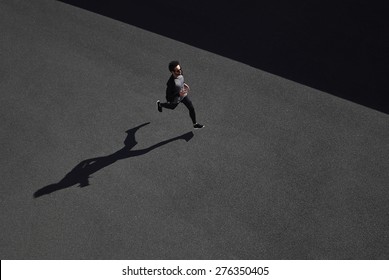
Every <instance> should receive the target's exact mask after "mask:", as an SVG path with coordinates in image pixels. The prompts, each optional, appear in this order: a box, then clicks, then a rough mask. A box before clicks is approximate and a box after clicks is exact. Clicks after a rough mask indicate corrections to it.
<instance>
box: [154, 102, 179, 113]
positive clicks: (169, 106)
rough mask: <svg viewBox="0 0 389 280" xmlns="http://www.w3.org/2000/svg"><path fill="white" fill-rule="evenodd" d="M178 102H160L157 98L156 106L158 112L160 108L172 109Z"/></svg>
mask: <svg viewBox="0 0 389 280" xmlns="http://www.w3.org/2000/svg"><path fill="white" fill-rule="evenodd" d="M178 104H179V103H178V102H166V103H161V102H160V101H159V100H158V101H157V108H158V111H159V112H162V108H166V109H170V110H174V109H175V108H176V107H177V106H178Z"/></svg>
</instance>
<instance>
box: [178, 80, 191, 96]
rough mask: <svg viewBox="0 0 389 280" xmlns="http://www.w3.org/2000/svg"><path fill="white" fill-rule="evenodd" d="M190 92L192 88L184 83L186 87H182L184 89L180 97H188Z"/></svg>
mask: <svg viewBox="0 0 389 280" xmlns="http://www.w3.org/2000/svg"><path fill="white" fill-rule="evenodd" d="M189 90H190V87H189V86H188V85H187V84H186V83H184V86H183V87H182V89H181V91H180V96H181V97H184V96H187V95H188V92H189Z"/></svg>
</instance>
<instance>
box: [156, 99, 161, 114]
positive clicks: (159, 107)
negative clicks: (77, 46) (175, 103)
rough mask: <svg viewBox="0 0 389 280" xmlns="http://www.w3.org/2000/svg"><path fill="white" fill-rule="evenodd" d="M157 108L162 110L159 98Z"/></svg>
mask: <svg viewBox="0 0 389 280" xmlns="http://www.w3.org/2000/svg"><path fill="white" fill-rule="evenodd" d="M157 109H158V111H159V112H162V106H161V102H160V101H159V100H158V101H157Z"/></svg>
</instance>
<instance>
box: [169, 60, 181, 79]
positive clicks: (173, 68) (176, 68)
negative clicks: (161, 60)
mask: <svg viewBox="0 0 389 280" xmlns="http://www.w3.org/2000/svg"><path fill="white" fill-rule="evenodd" d="M169 71H170V72H171V73H172V75H173V76H174V78H177V77H178V76H179V75H182V69H181V66H180V62H178V61H177V60H174V61H171V62H170V63H169Z"/></svg>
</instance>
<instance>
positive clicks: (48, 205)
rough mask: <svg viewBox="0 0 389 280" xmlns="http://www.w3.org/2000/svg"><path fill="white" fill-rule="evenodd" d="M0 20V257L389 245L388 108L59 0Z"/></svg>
mask: <svg viewBox="0 0 389 280" xmlns="http://www.w3.org/2000/svg"><path fill="white" fill-rule="evenodd" d="M0 30H1V36H0V59H1V64H0V92H1V95H0V101H1V105H2V110H1V111H0V112H1V113H0V114H1V120H2V121H1V123H0V132H1V134H0V135H1V146H0V151H1V155H2V156H1V159H0V161H1V164H0V172H1V181H0V203H1V204H0V205H1V209H0V210H1V211H0V222H1V225H2V230H1V233H0V258H1V259H388V258H389V245H388V244H389V236H388V232H389V224H388V222H387V221H388V219H389V188H388V185H389V173H388V170H389V117H388V115H387V114H385V113H382V112H378V111H375V110H372V109H369V108H367V107H363V106H361V105H358V104H355V103H352V102H349V101H346V100H343V99H340V98H338V97H335V96H333V95H330V94H328V93H325V92H321V91H318V90H315V89H313V88H310V87H307V86H304V85H301V84H298V83H295V82H292V81H289V80H287V79H284V78H282V77H278V76H275V75H272V74H269V73H267V72H264V71H262V70H260V69H256V68H253V67H250V66H247V65H245V64H242V63H239V62H237V61H234V60H231V59H227V58H224V57H222V56H219V55H216V54H213V53H210V52H207V51H204V50H201V49H198V48H194V47H192V46H190V45H186V44H183V43H180V42H177V41H174V40H172V39H168V38H166V37H163V36H160V35H157V34H154V33H151V32H147V31H145V30H142V29H139V28H136V27H134V26H131V25H127V24H124V23H121V22H118V21H115V20H112V19H109V18H107V17H103V16H100V15H96V14H93V13H90V12H87V11H85V10H81V9H78V8H75V7H73V6H70V5H67V4H63V3H60V2H57V1H53V0H37V1H13V0H4V1H1V2H0ZM173 59H178V60H180V61H181V65H182V68H183V69H184V74H185V79H186V82H187V83H188V84H189V85H190V86H191V92H190V95H191V99H192V101H193V103H194V106H195V108H196V112H197V116H198V121H199V122H201V123H204V124H205V125H206V127H205V128H204V129H202V130H193V129H192V126H191V121H190V118H189V116H188V113H187V110H186V108H185V107H184V106H183V105H180V106H179V107H177V108H176V110H175V111H167V110H165V111H164V112H163V113H159V112H158V111H157V110H156V106H155V101H156V100H157V99H163V98H164V92H165V83H166V81H167V79H168V78H169V72H168V70H167V64H168V62H169V61H170V60H173ZM80 184H81V185H82V187H78V186H79V185H80ZM37 192H38V193H37ZM34 194H35V197H34ZM37 194H38V195H37Z"/></svg>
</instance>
